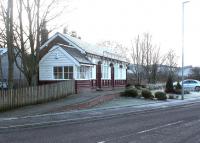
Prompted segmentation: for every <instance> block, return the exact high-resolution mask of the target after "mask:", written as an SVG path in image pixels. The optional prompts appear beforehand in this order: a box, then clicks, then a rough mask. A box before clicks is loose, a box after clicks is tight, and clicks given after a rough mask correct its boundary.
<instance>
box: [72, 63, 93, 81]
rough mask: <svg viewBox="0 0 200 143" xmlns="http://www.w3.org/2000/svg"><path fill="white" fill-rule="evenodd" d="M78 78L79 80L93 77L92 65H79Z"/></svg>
mask: <svg viewBox="0 0 200 143" xmlns="http://www.w3.org/2000/svg"><path fill="white" fill-rule="evenodd" d="M76 78H77V79H79V80H90V79H92V66H85V65H81V66H80V67H77V71H76Z"/></svg>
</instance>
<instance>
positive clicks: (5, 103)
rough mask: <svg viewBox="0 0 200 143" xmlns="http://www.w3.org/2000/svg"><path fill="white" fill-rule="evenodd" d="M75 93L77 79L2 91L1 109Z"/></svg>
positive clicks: (0, 98) (0, 96) (37, 102)
mask: <svg viewBox="0 0 200 143" xmlns="http://www.w3.org/2000/svg"><path fill="white" fill-rule="evenodd" d="M73 93H75V81H74V80H67V81H63V82H59V83H54V84H48V85H40V86H33V87H27V88H19V89H11V90H2V91H0V111H5V110H8V109H13V108H16V107H22V106H25V105H31V104H39V103H43V102H48V101H52V100H56V99H59V98H63V97H66V96H68V95H70V94H73Z"/></svg>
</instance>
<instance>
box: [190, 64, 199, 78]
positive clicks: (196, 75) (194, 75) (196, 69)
mask: <svg viewBox="0 0 200 143" xmlns="http://www.w3.org/2000/svg"><path fill="white" fill-rule="evenodd" d="M190 77H191V78H194V79H197V80H200V67H194V68H192V74H191V75H190Z"/></svg>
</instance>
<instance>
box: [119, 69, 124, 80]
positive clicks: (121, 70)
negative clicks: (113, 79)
mask: <svg viewBox="0 0 200 143" xmlns="http://www.w3.org/2000/svg"><path fill="white" fill-rule="evenodd" d="M119 73H120V74H119V79H122V73H123V69H122V68H119Z"/></svg>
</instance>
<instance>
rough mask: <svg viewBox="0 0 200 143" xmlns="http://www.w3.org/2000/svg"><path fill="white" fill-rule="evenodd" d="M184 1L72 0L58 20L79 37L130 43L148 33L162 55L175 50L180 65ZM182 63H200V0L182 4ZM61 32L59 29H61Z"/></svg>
mask: <svg viewBox="0 0 200 143" xmlns="http://www.w3.org/2000/svg"><path fill="white" fill-rule="evenodd" d="M66 2H67V1H66ZM182 2H183V0H72V1H71V2H69V8H70V9H71V10H68V11H66V12H64V14H63V15H62V17H61V18H60V19H59V20H58V21H59V23H65V25H66V26H67V27H68V29H69V30H75V31H77V33H78V35H80V36H81V37H82V40H84V41H86V42H88V43H92V44H95V43H99V42H101V41H105V40H111V41H118V42H120V43H123V44H124V45H126V46H129V47H130V46H131V41H134V40H135V38H136V37H137V35H138V34H140V35H142V34H143V33H149V34H151V35H152V42H153V44H155V45H158V46H160V48H161V54H164V53H166V52H167V51H169V49H174V51H175V52H176V54H177V56H178V61H177V62H178V64H179V65H181V51H182V50H181V49H182V43H181V42H182V37H181V36H182ZM184 18H185V21H184V24H185V26H184V31H185V32H184V35H185V38H184V41H185V43H184V55H185V56H184V57H185V58H184V63H185V65H193V66H200V57H199V55H200V42H199V41H200V36H199V34H200V0H190V2H189V3H187V4H185V16H184ZM60 32H62V31H60Z"/></svg>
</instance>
